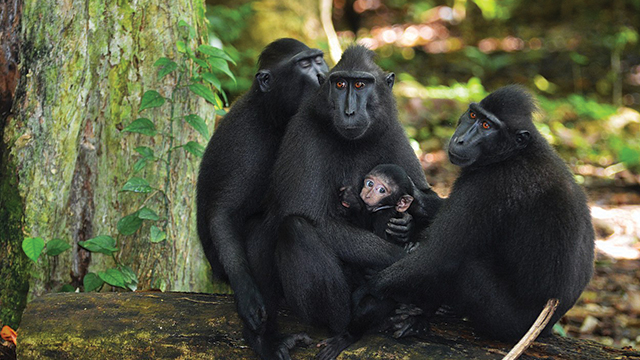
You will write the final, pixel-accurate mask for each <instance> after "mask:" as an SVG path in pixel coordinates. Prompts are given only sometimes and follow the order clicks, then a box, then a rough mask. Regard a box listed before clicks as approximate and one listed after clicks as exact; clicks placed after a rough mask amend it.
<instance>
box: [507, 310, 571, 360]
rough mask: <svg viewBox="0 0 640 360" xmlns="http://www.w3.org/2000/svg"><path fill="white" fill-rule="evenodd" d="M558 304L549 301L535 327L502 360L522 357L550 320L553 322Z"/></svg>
mask: <svg viewBox="0 0 640 360" xmlns="http://www.w3.org/2000/svg"><path fill="white" fill-rule="evenodd" d="M558 303H559V301H558V299H549V301H547V304H546V305H545V306H544V308H543V309H542V311H541V312H540V315H538V318H537V319H536V321H535V322H534V323H533V325H531V327H530V328H529V331H527V333H526V334H524V336H523V337H522V339H520V341H518V343H517V344H516V346H514V347H513V349H511V351H509V353H508V354H507V356H505V357H504V358H502V360H515V359H517V358H519V357H520V355H522V353H524V351H525V350H527V348H528V347H529V346H530V345H531V343H532V342H534V341H535V340H536V338H537V337H538V335H540V332H541V331H542V329H544V328H545V326H547V324H548V323H549V320H551V317H552V316H553V313H554V312H555V311H556V308H557V307H558Z"/></svg>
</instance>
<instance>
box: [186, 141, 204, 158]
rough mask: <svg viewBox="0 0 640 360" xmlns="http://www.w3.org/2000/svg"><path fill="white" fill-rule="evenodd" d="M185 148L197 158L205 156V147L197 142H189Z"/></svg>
mask: <svg viewBox="0 0 640 360" xmlns="http://www.w3.org/2000/svg"><path fill="white" fill-rule="evenodd" d="M183 147H184V149H185V150H187V151H188V152H189V153H191V154H193V155H195V156H197V157H202V155H204V146H202V145H200V144H198V143H197V142H195V141H189V142H188V143H186V144H185V145H184V146H183Z"/></svg>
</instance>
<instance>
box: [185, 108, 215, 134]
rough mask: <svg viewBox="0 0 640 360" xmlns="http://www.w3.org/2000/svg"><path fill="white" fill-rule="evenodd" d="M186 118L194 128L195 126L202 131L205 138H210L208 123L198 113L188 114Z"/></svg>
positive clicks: (198, 130)
mask: <svg viewBox="0 0 640 360" xmlns="http://www.w3.org/2000/svg"><path fill="white" fill-rule="evenodd" d="M184 120H185V121H186V122H187V123H188V124H189V125H191V127H192V128H194V129H195V130H196V131H197V132H199V133H200V135H202V136H203V137H204V138H205V139H209V129H208V128H207V124H206V123H205V122H204V120H203V119H202V118H201V117H200V116H198V115H196V114H191V115H187V116H185V117H184Z"/></svg>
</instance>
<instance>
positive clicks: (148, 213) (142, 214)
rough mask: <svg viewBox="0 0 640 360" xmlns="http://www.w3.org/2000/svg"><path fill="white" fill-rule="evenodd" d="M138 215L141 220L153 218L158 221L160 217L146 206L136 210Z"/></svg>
mask: <svg viewBox="0 0 640 360" xmlns="http://www.w3.org/2000/svg"><path fill="white" fill-rule="evenodd" d="M138 217H139V218H140V219H143V220H153V221H158V220H159V219H160V217H159V216H158V214H156V212H155V211H153V210H151V209H149V208H148V207H146V206H145V207H143V208H142V209H140V210H139V211H138Z"/></svg>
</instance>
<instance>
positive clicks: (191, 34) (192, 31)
mask: <svg viewBox="0 0 640 360" xmlns="http://www.w3.org/2000/svg"><path fill="white" fill-rule="evenodd" d="M180 26H186V27H187V29H188V30H189V39H194V38H195V37H196V29H194V28H193V26H191V25H189V23H187V22H186V21H184V20H180V21H178V27H180Z"/></svg>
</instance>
